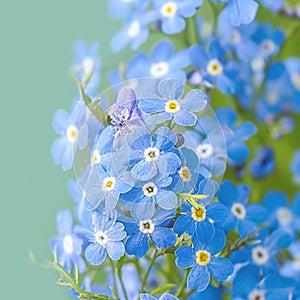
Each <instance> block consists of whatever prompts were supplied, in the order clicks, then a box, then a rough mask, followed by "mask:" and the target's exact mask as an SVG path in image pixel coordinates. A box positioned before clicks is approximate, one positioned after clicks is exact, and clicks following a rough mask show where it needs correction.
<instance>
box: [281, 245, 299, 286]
mask: <svg viewBox="0 0 300 300" xmlns="http://www.w3.org/2000/svg"><path fill="white" fill-rule="evenodd" d="M288 251H289V253H290V255H291V257H292V260H286V261H285V262H284V263H283V265H282V266H281V269H280V273H281V274H282V275H284V276H288V277H292V278H294V279H295V280H297V281H298V282H299V283H300V269H299V261H300V256H299V253H300V242H299V241H295V242H293V243H292V244H291V245H290V246H289V247H288Z"/></svg>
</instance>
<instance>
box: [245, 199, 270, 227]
mask: <svg viewBox="0 0 300 300" xmlns="http://www.w3.org/2000/svg"><path fill="white" fill-rule="evenodd" d="M246 218H247V219H248V220H250V221H252V222H255V223H263V222H265V221H266V220H267V218H268V212H267V210H266V209H265V208H264V207H263V206H261V205H259V204H249V205H248V206H247V216H246Z"/></svg>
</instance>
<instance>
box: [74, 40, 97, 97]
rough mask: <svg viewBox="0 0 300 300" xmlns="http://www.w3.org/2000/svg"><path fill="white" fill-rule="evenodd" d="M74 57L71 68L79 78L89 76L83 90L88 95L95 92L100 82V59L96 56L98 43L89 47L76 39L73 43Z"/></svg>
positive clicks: (92, 94) (93, 94)
mask: <svg viewBox="0 0 300 300" xmlns="http://www.w3.org/2000/svg"><path fill="white" fill-rule="evenodd" d="M74 50H75V54H76V58H75V60H74V62H73V64H72V69H73V71H74V72H75V74H76V75H77V77H78V79H79V80H83V79H84V78H85V77H87V76H90V75H91V77H90V79H89V82H88V83H87V85H86V86H85V92H86V93H87V94H88V95H89V96H95V95H96V94H97V88H98V87H99V84H100V73H101V61H100V60H99V58H98V45H97V44H96V43H94V44H92V45H91V46H90V47H88V45H87V44H86V43H85V42H83V41H78V42H77V43H76V44H75V49H74Z"/></svg>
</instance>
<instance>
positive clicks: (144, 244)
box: [125, 231, 149, 258]
mask: <svg viewBox="0 0 300 300" xmlns="http://www.w3.org/2000/svg"><path fill="white" fill-rule="evenodd" d="M125 248H126V252H127V253H128V254H129V255H131V254H133V255H135V256H136V257H137V258H141V257H143V256H145V255H146V253H147V251H148V249H149V241H148V235H146V234H144V233H142V232H140V231H138V232H137V233H135V234H133V235H132V236H130V237H129V238H128V240H127V242H126V245H125Z"/></svg>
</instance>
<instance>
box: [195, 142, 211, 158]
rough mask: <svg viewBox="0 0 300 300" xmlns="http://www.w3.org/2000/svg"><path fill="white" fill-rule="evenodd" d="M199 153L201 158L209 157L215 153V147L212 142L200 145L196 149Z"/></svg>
mask: <svg viewBox="0 0 300 300" xmlns="http://www.w3.org/2000/svg"><path fill="white" fill-rule="evenodd" d="M196 152H197V155H198V157H200V158H207V157H209V156H211V155H212V154H213V147H212V145H211V144H203V145H199V146H198V147H197V149H196Z"/></svg>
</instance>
